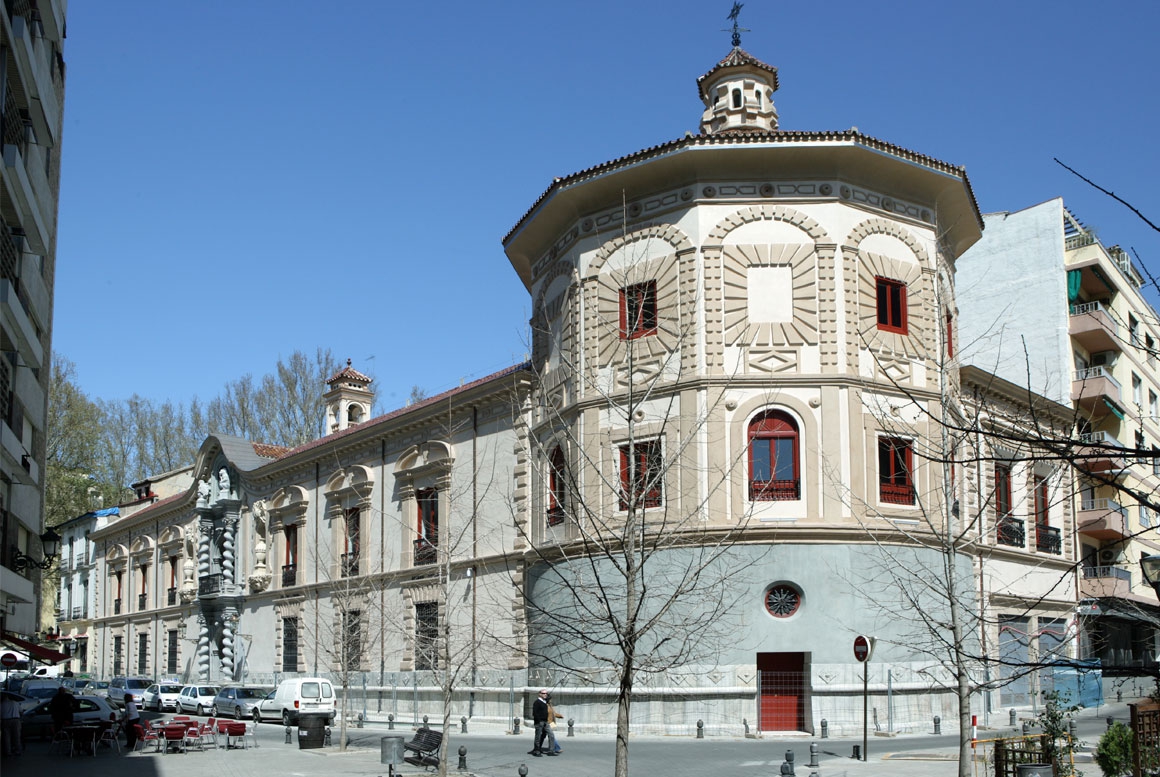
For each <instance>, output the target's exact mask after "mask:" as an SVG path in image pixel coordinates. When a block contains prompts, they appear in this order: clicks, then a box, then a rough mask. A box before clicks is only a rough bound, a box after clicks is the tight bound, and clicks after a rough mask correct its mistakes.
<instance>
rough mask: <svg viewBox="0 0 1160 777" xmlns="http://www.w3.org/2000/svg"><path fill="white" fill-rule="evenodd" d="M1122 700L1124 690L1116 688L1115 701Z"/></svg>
mask: <svg viewBox="0 0 1160 777" xmlns="http://www.w3.org/2000/svg"><path fill="white" fill-rule="evenodd" d="M1123 700H1124V691H1123V690H1122V689H1121V690H1117V691H1116V701H1117V702H1121V701H1123Z"/></svg>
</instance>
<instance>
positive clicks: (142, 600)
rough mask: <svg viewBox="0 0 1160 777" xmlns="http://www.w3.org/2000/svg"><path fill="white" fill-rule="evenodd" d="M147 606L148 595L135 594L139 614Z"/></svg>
mask: <svg viewBox="0 0 1160 777" xmlns="http://www.w3.org/2000/svg"><path fill="white" fill-rule="evenodd" d="M148 606H149V596H148V594H137V610H138V612H140V611H141V610H144V609H145V608H146V607H148Z"/></svg>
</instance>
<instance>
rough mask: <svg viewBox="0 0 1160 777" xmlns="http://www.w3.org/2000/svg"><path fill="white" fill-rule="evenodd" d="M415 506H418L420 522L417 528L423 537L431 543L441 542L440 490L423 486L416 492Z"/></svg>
mask: <svg viewBox="0 0 1160 777" xmlns="http://www.w3.org/2000/svg"><path fill="white" fill-rule="evenodd" d="M415 506H416V507H417V508H418V510H417V512H418V524H417V526H416V527H415V530H416V531H417V532H418V535H419V537H420V538H421V539H424V540H427V542H428V544H430V545H437V544H438V543H439V491H438V490H436V489H434V488H421V489H419V490H418V491H416V492H415Z"/></svg>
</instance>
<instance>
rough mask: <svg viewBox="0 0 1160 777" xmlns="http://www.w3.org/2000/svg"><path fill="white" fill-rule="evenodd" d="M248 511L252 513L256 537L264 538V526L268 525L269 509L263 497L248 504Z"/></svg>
mask: <svg viewBox="0 0 1160 777" xmlns="http://www.w3.org/2000/svg"><path fill="white" fill-rule="evenodd" d="M250 512H252V513H253V514H254V530H255V531H257V533H258V537H260V538H264V537H265V536H266V527H267V526H269V525H270V510H269V508H268V507H267V506H266V500H265V499H259V500H258V501H256V502H254V503H253V504H252V505H250Z"/></svg>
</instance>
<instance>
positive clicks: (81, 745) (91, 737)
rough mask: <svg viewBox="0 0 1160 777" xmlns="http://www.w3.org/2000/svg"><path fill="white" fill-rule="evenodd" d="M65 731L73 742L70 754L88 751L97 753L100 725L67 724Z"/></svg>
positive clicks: (91, 753) (93, 753)
mask: <svg viewBox="0 0 1160 777" xmlns="http://www.w3.org/2000/svg"><path fill="white" fill-rule="evenodd" d="M64 732H65V733H66V734H68V738H69V740H70V741H71V742H72V747H71V749H70V751H69V754H70V755H76V754H77V753H78V752H82V753H83V752H85V751H88V754H89V755H96V754H97V737H98V736H99V735H100V733H101V727H100V726H92V725H84V724H77V725H75V726H65V727H64Z"/></svg>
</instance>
